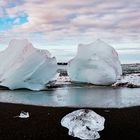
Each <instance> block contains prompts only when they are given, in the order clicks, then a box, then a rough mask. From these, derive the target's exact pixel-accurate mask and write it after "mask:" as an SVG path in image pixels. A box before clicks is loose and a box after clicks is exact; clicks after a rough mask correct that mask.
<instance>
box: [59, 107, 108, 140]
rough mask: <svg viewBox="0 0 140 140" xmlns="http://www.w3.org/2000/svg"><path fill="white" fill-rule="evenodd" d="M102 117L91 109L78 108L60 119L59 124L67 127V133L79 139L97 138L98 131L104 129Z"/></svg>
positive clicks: (98, 136)
mask: <svg viewBox="0 0 140 140" xmlns="http://www.w3.org/2000/svg"><path fill="white" fill-rule="evenodd" d="M104 122H105V119H104V117H102V116H100V115H98V114H97V113H95V112H94V111H92V110H88V109H80V110H77V111H73V112H72V113H69V114H67V115H66V116H65V117H63V118H62V120H61V125H62V126H64V127H66V128H68V129H69V132H68V134H69V135H71V136H73V137H78V138H80V139H92V140H94V139H98V138H100V135H99V133H98V131H101V130H103V129H104Z"/></svg>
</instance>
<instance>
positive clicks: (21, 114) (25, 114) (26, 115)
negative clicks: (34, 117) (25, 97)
mask: <svg viewBox="0 0 140 140" xmlns="http://www.w3.org/2000/svg"><path fill="white" fill-rule="evenodd" d="M18 117H19V118H29V112H24V111H21V113H20V115H19V116H18Z"/></svg>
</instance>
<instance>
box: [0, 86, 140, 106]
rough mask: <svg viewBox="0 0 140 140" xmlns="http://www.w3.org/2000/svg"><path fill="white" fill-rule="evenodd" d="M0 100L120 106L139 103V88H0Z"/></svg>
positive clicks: (23, 102) (48, 103)
mask: <svg viewBox="0 0 140 140" xmlns="http://www.w3.org/2000/svg"><path fill="white" fill-rule="evenodd" d="M0 102H10V103H22V104H31V105H41V106H73V107H117V108H120V107H129V106H138V105H140V88H135V89H129V88H116V89H114V88H110V87H102V88H101V87H96V88H95V87H94V88H93V87H92V88H89V87H84V88H83V87H82V88H62V89H55V90H49V91H40V92H35V91H28V90H16V91H10V90H1V91H0Z"/></svg>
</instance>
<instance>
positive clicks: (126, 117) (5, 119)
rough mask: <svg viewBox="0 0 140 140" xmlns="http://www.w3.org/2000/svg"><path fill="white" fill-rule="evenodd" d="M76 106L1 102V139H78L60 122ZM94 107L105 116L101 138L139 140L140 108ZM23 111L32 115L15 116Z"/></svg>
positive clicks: (104, 139)
mask: <svg viewBox="0 0 140 140" xmlns="http://www.w3.org/2000/svg"><path fill="white" fill-rule="evenodd" d="M76 109H78V108H67V107H58V108H53V107H38V106H29V105H18V104H7V103H0V139H1V140H11V139H15V140H16V139H19V140H23V139H24V140H34V139H40V140H42V139H46V140H57V139H60V140H70V139H71V140H72V139H78V138H73V137H71V136H69V135H68V130H67V129H66V128H64V127H62V126H61V124H60V121H61V119H62V117H63V116H65V115H66V114H67V113H70V112H72V111H74V110H76ZM92 110H94V111H95V112H97V113H98V114H100V115H102V116H104V117H105V119H106V122H105V129H104V130H103V131H101V132H100V136H101V138H100V140H140V135H139V132H140V107H131V108H124V109H99V108H92ZM21 111H28V112H29V113H30V118H28V119H20V118H14V116H16V115H18V114H19V113H20V112H21Z"/></svg>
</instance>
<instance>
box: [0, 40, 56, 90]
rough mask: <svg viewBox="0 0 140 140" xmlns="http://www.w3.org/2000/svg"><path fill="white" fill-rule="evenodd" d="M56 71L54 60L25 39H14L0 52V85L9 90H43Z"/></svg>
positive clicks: (45, 51) (46, 52)
mask: <svg viewBox="0 0 140 140" xmlns="http://www.w3.org/2000/svg"><path fill="white" fill-rule="evenodd" d="M56 71H57V62H56V58H55V57H52V56H51V54H50V53H49V52H48V51H47V50H41V49H37V48H34V47H33V46H32V44H31V43H30V42H28V40H26V39H23V40H17V39H14V40H12V41H11V42H10V43H9V46H8V48H6V49H5V50H4V51H2V52H0V85H1V86H5V87H8V88H9V89H19V88H27V89H31V90H41V89H44V88H45V86H46V84H47V83H49V82H50V81H51V80H52V79H53V77H54V76H55V75H56Z"/></svg>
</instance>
